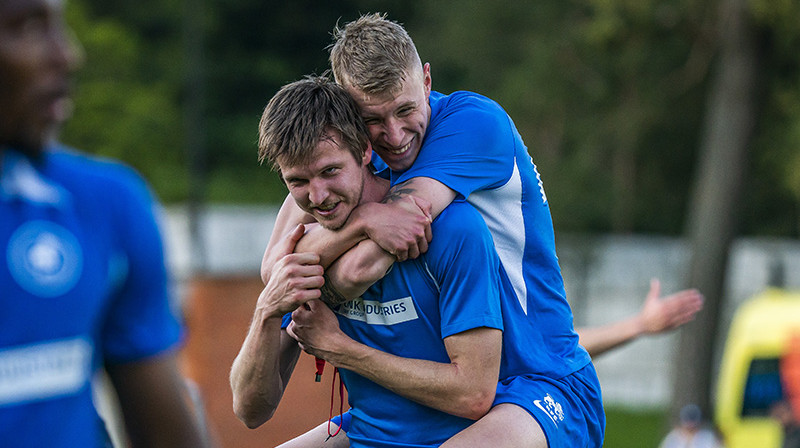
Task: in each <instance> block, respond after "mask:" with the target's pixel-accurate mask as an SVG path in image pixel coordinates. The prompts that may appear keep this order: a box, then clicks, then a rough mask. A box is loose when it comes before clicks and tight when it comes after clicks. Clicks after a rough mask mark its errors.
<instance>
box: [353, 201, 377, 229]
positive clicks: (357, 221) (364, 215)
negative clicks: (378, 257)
mask: <svg viewBox="0 0 800 448" xmlns="http://www.w3.org/2000/svg"><path fill="white" fill-rule="evenodd" d="M375 205H378V204H376V203H375V202H365V203H362V204H360V205H359V206H358V207H356V208H355V209H353V212H352V213H351V214H350V220H349V221H350V222H349V223H348V224H349V225H351V226H352V227H353V228H354V229H355V230H356V231H357V232H358V233H359V234H360V235H361V236H362V237H364V238H369V235H370V233H371V232H372V231H373V230H374V229H372V228H370V220H369V218H368V217H369V216H370V214H371V213H372V212H374V208H373V207H374V206H375Z"/></svg>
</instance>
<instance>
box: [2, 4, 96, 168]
mask: <svg viewBox="0 0 800 448" xmlns="http://www.w3.org/2000/svg"><path fill="white" fill-rule="evenodd" d="M63 7H64V5H63V1H62V0H0V111H1V112H0V144H13V145H19V146H21V148H20V149H22V150H25V151H32V152H34V153H36V152H38V151H40V149H41V147H42V145H44V144H45V143H46V142H47V140H48V139H50V138H52V137H53V134H54V132H55V131H56V130H57V128H58V125H60V124H61V123H62V122H63V121H64V120H66V119H67V118H68V117H69V114H70V111H71V101H70V98H69V91H70V82H69V81H70V80H69V78H70V76H69V75H70V73H71V72H72V71H73V70H74V69H75V68H76V67H77V65H78V63H79V62H80V53H79V51H78V50H79V49H78V47H77V45H76V42H75V41H74V40H71V39H70V38H69V36H68V34H69V33H68V29H67V27H66V24H65V23H64V17H63Z"/></svg>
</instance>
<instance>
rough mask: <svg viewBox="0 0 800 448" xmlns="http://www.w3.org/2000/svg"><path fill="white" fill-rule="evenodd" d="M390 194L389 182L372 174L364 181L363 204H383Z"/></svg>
mask: <svg viewBox="0 0 800 448" xmlns="http://www.w3.org/2000/svg"><path fill="white" fill-rule="evenodd" d="M388 192H389V181H388V180H386V179H384V178H382V177H378V176H376V175H374V174H372V173H371V172H370V173H368V174H367V175H366V178H365V179H364V190H363V192H362V193H361V202H381V201H382V200H383V198H384V197H385V196H386V193H388Z"/></svg>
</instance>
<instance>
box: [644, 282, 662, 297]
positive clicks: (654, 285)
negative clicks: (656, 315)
mask: <svg viewBox="0 0 800 448" xmlns="http://www.w3.org/2000/svg"><path fill="white" fill-rule="evenodd" d="M659 296H661V281H660V280H659V279H657V278H651V279H650V292H648V293H647V298H648V299H649V298H651V297H659Z"/></svg>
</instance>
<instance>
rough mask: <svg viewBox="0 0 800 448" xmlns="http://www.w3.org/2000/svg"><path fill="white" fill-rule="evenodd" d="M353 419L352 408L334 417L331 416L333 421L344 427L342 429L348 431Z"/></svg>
mask: <svg viewBox="0 0 800 448" xmlns="http://www.w3.org/2000/svg"><path fill="white" fill-rule="evenodd" d="M351 420H352V416H351V415H350V410H348V411H347V412H345V413H344V414H340V415H334V416H333V418H331V423H333V424H334V425H336V426H338V427H340V428H342V431H344V432H345V433H347V432H348V431H350V421H351Z"/></svg>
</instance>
